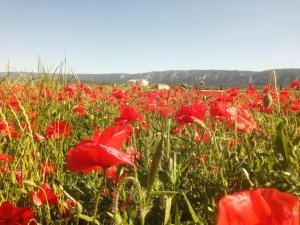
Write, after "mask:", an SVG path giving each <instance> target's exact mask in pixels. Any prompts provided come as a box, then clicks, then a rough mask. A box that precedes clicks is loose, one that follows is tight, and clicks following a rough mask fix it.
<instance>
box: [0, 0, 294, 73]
mask: <svg viewBox="0 0 300 225" xmlns="http://www.w3.org/2000/svg"><path fill="white" fill-rule="evenodd" d="M65 49H66V52H67V60H68V65H69V66H70V67H71V68H72V69H73V70H74V72H76V73H113V72H128V73H132V72H145V71H153V70H168V69H243V70H244V69H247V70H264V69H271V68H275V67H276V68H288V67H297V68H300V0H206V1H204V0H149V1H147V0H122V1H121V0H106V1H102V0H94V1H92V0H48V1H46V0H23V1H22V0H0V71H3V70H5V65H6V64H7V62H8V61H9V62H10V65H11V67H12V68H15V69H17V70H27V71H32V70H36V68H37V62H38V57H40V58H41V60H42V62H43V63H44V64H45V65H46V66H47V67H48V68H51V67H53V66H57V65H59V63H60V62H61V61H62V60H63V59H64V56H65Z"/></svg>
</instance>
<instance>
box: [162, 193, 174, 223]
mask: <svg viewBox="0 0 300 225" xmlns="http://www.w3.org/2000/svg"><path fill="white" fill-rule="evenodd" d="M172 199H173V198H172V197H166V205H165V207H166V208H165V218H164V225H167V224H169V222H170V215H171V206H172Z"/></svg>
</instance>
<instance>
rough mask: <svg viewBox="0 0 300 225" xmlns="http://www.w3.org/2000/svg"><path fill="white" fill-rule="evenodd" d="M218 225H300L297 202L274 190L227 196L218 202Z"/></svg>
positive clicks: (251, 191) (267, 189) (244, 192)
mask: <svg viewBox="0 0 300 225" xmlns="http://www.w3.org/2000/svg"><path fill="white" fill-rule="evenodd" d="M217 225H299V200H298V198H296V197H295V196H293V195H291V194H288V193H284V192H280V191H278V190H276V189H273V188H259V189H256V190H247V191H242V192H237V193H234V194H232V195H227V196H225V197H223V198H222V199H221V200H220V201H219V215H218V224H217Z"/></svg>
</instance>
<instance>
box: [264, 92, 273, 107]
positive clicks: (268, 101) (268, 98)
mask: <svg viewBox="0 0 300 225" xmlns="http://www.w3.org/2000/svg"><path fill="white" fill-rule="evenodd" d="M263 102H264V106H265V107H266V108H269V107H270V106H271V105H272V103H273V99H272V96H271V94H270V93H269V92H268V93H267V94H266V95H265V97H264V99H263Z"/></svg>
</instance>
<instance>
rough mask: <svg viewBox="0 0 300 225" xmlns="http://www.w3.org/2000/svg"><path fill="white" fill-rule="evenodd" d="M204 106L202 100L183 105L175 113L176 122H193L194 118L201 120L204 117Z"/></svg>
mask: <svg viewBox="0 0 300 225" xmlns="http://www.w3.org/2000/svg"><path fill="white" fill-rule="evenodd" d="M205 113H206V106H205V105H204V103H202V102H197V103H194V104H192V105H188V106H183V107H182V108H181V109H179V110H178V111H177V112H176V113H175V119H176V121H177V123H178V124H180V125H182V124H188V123H193V122H194V121H195V119H198V120H201V121H203V120H204V118H205Z"/></svg>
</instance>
